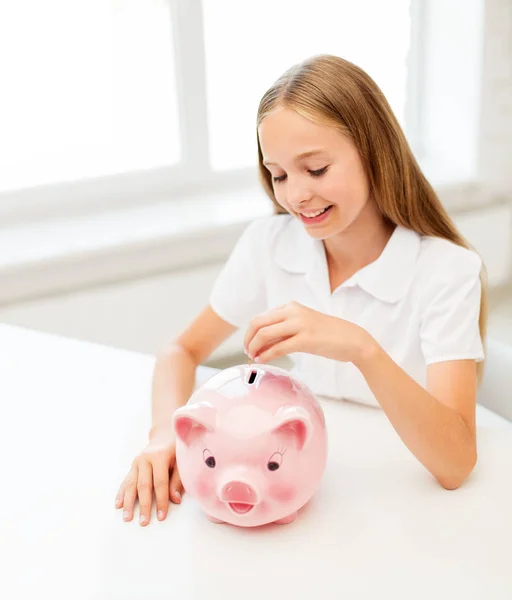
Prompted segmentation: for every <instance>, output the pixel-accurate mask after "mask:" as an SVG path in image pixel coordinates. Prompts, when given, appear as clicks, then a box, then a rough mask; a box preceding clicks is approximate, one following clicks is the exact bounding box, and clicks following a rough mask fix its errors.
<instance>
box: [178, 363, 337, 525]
mask: <svg viewBox="0 0 512 600" xmlns="http://www.w3.org/2000/svg"><path fill="white" fill-rule="evenodd" d="M173 427H174V431H175V432H176V461H177V465H178V469H179V472H180V475H181V480H182V483H183V486H184V488H185V490H186V492H187V493H188V494H189V495H190V496H191V497H192V498H194V499H195V500H196V501H197V502H198V503H199V504H200V506H201V507H202V508H203V510H204V511H205V512H206V514H207V515H208V517H209V518H210V519H211V520H212V521H214V522H216V523H231V524H232V525H238V526H242V527H256V526H259V525H265V524H267V523H291V522H292V521H293V520H294V519H295V517H296V516H297V511H298V510H299V509H300V508H302V507H303V506H304V504H306V502H308V500H309V499H310V498H311V497H312V496H313V494H314V493H315V491H316V489H317V487H318V485H319V483H320V480H321V478H322V476H323V473H324V470H325V465H326V460H327V432H326V427H325V419H324V413H323V411H322V408H321V406H320V404H319V403H318V401H317V399H316V398H315V396H314V395H313V393H312V392H311V390H310V389H309V388H308V387H307V386H306V385H304V384H303V383H302V382H300V381H298V380H297V379H295V378H294V377H292V376H290V375H289V374H288V373H287V372H286V371H284V370H283V369H280V368H277V367H273V366H269V365H261V366H260V365H258V366H256V365H239V366H236V367H231V368H228V369H225V370H223V371H220V372H218V373H216V374H215V375H213V377H211V378H210V379H209V380H208V381H207V382H206V383H204V384H203V385H202V386H201V387H199V388H198V389H197V390H196V391H195V392H194V394H192V396H191V398H190V400H189V401H188V403H187V404H186V405H185V406H183V407H181V408H179V409H178V410H176V411H175V413H174V416H173Z"/></svg>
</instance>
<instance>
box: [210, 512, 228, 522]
mask: <svg viewBox="0 0 512 600" xmlns="http://www.w3.org/2000/svg"><path fill="white" fill-rule="evenodd" d="M206 516H207V517H208V519H209V520H210V521H211V522H212V523H225V522H226V521H221V520H220V519H217V518H216V517H212V515H208V514H207V515H206Z"/></svg>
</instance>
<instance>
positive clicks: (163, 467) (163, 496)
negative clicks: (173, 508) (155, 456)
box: [153, 461, 169, 521]
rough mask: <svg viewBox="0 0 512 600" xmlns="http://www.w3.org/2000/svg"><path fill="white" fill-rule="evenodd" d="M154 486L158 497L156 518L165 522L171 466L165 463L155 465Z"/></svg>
mask: <svg viewBox="0 0 512 600" xmlns="http://www.w3.org/2000/svg"><path fill="white" fill-rule="evenodd" d="M153 485H154V487H155V495H156V516H157V519H158V520H159V521H163V520H164V519H165V517H166V516H167V508H168V506H169V465H168V464H167V463H166V462H165V461H160V462H157V463H155V464H153Z"/></svg>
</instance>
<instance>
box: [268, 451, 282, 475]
mask: <svg viewBox="0 0 512 600" xmlns="http://www.w3.org/2000/svg"><path fill="white" fill-rule="evenodd" d="M282 460H283V455H282V454H281V452H274V454H272V456H271V457H270V459H269V461H268V463H267V469H268V470H269V471H277V469H279V467H280V466H281V462H282Z"/></svg>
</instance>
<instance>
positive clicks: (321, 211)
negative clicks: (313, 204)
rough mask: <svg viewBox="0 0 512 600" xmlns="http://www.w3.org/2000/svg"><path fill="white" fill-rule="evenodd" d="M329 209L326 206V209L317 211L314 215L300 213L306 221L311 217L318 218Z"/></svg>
mask: <svg viewBox="0 0 512 600" xmlns="http://www.w3.org/2000/svg"><path fill="white" fill-rule="evenodd" d="M328 208H329V207H328V206H327V207H326V208H322V210H317V211H316V212H314V213H302V214H303V215H304V216H305V217H306V218H308V219H312V218H313V217H318V215H321V214H322V213H323V212H325V211H326V210H327V209H328Z"/></svg>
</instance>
